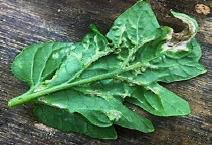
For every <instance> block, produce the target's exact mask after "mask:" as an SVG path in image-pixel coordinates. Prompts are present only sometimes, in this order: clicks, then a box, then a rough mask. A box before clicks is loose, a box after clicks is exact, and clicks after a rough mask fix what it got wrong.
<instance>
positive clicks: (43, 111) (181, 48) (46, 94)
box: [9, 0, 206, 139]
mask: <svg viewBox="0 0 212 145" xmlns="http://www.w3.org/2000/svg"><path fill="white" fill-rule="evenodd" d="M172 13H173V15H174V16H175V17H176V18H180V19H181V20H182V21H183V22H184V23H186V24H188V27H189V29H188V31H189V33H186V34H191V35H189V37H188V39H186V40H182V41H177V42H176V38H174V36H176V35H174V33H173V30H172V28H170V27H166V26H160V25H159V23H158V21H157V19H156V17H155V14H154V12H153V11H152V9H151V6H150V5H149V3H148V2H147V1H146V0H143V1H142V0H140V1H138V2H137V3H136V4H135V5H133V6H132V7H131V8H129V9H128V10H126V11H125V12H124V13H123V14H121V15H120V16H119V17H118V18H117V19H116V20H115V22H114V24H113V26H112V27H111V29H110V30H109V32H108V33H107V35H103V34H101V32H100V31H99V30H98V29H97V28H96V27H95V26H94V25H92V26H91V28H90V29H91V30H90V32H89V33H88V34H87V35H86V36H85V37H84V38H83V39H82V40H81V41H80V42H76V43H72V42H54V41H49V42H44V43H40V44H33V45H31V46H29V47H27V48H25V49H24V50H23V51H22V52H21V53H20V54H19V55H18V56H17V57H16V58H15V60H14V62H13V64H12V72H13V74H14V75H15V76H16V77H17V78H18V79H19V80H21V81H23V82H25V83H27V84H28V85H29V86H30V90H29V91H28V92H26V93H25V94H23V95H22V96H19V97H17V98H14V99H12V100H10V101H9V105H10V106H15V105H19V104H23V103H28V102H31V101H33V102H34V104H35V106H34V115H35V116H36V117H37V119H38V120H39V121H41V122H43V123H44V124H47V125H48V126H50V127H53V128H57V129H59V130H62V131H64V132H77V133H81V134H85V135H88V136H90V137H93V138H99V139H116V138H117V133H116V130H115V128H114V125H119V126H121V127H125V128H129V129H134V130H138V131H141V132H144V133H149V132H153V131H154V127H153V125H152V123H151V121H150V120H148V119H147V118H145V117H143V116H141V115H139V114H138V113H136V112H134V111H132V110H130V109H128V108H127V106H125V105H124V103H123V102H124V101H125V102H128V103H130V104H134V105H136V106H137V107H139V108H142V109H143V110H145V111H147V112H149V113H151V114H153V115H157V116H181V115H188V114H189V113H190V107H189V104H188V102H187V101H185V100H184V99H182V98H180V97H179V96H177V95H176V94H175V93H173V92H171V91H169V90H168V89H166V88H164V87H163V86H161V85H160V84H159V83H160V82H164V83H171V82H174V81H183V80H188V79H191V78H193V77H196V76H198V75H200V74H203V73H205V72H206V70H205V68H204V67H203V66H202V65H201V64H199V60H200V57H201V48H200V46H199V44H198V42H197V41H196V40H195V38H193V37H194V36H195V34H196V33H197V29H198V26H197V24H196V21H195V20H194V19H192V18H190V17H189V16H187V15H185V14H181V13H176V12H172ZM190 27H191V28H190ZM178 36H181V35H180V34H179V35H178ZM26 98H27V99H26Z"/></svg>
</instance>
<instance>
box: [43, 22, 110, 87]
mask: <svg viewBox="0 0 212 145" xmlns="http://www.w3.org/2000/svg"><path fill="white" fill-rule="evenodd" d="M91 30H92V32H91V33H89V34H87V35H86V36H85V37H84V38H83V39H82V41H81V42H80V43H77V44H75V47H76V48H75V49H74V50H72V51H71V52H70V53H69V55H68V58H67V59H66V60H65V61H64V63H63V64H62V65H61V66H60V68H59V69H58V70H57V71H56V73H55V75H54V76H53V78H52V79H51V80H49V81H46V82H45V85H46V86H47V87H49V86H50V87H51V86H56V85H60V84H62V83H68V82H71V81H73V80H74V79H75V78H77V77H78V76H80V74H81V73H82V72H83V71H84V70H85V69H86V68H87V67H88V66H90V65H91V64H92V63H93V62H95V61H96V60H98V59H99V58H101V57H103V56H105V55H108V54H109V53H111V52H112V49H111V48H110V47H109V46H108V44H109V43H108V40H107V38H106V37H104V36H103V35H102V34H101V33H100V32H99V31H98V30H97V28H96V27H95V26H94V25H92V27H91Z"/></svg>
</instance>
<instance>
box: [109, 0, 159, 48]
mask: <svg viewBox="0 0 212 145" xmlns="http://www.w3.org/2000/svg"><path fill="white" fill-rule="evenodd" d="M159 27H160V25H159V23H158V21H157V19H156V17H155V15H154V12H153V10H152V9H151V6H150V4H149V3H148V2H146V1H145V0H144V1H142V0H140V1H138V2H137V3H136V4H135V5H133V6H132V7H131V8H129V9H128V10H126V11H125V12H124V13H122V14H121V15H120V16H119V17H118V18H117V19H116V20H115V22H114V24H113V26H112V28H111V29H110V31H109V32H108V34H107V37H108V38H109V39H110V40H112V42H113V44H114V45H115V47H117V48H119V47H132V45H135V46H142V45H143V44H144V43H146V42H148V41H150V40H153V39H154V38H155V36H156V35H157V33H156V30H157V28H159ZM129 45H130V46H129Z"/></svg>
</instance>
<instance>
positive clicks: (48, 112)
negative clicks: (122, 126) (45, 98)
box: [34, 103, 117, 139]
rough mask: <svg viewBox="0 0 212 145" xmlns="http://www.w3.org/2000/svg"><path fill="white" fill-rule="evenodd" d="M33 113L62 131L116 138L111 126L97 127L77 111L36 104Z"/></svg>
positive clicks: (101, 137)
mask: <svg viewBox="0 0 212 145" xmlns="http://www.w3.org/2000/svg"><path fill="white" fill-rule="evenodd" d="M34 115H35V116H36V117H37V119H38V120H39V121H41V122H43V123H44V124H46V125H48V126H50V127H53V128H56V129H59V130H61V131H64V132H77V133H81V134H85V135H88V136H90V137H93V138H99V139H116V138H117V133H116V131H115V129H114V127H113V126H110V127H98V126H95V125H93V124H91V123H90V122H89V121H88V120H87V119H86V118H85V117H83V116H82V115H80V114H78V113H70V112H69V111H67V110H66V109H58V108H57V107H54V106H49V105H45V104H41V103H40V104H36V105H35V107H34Z"/></svg>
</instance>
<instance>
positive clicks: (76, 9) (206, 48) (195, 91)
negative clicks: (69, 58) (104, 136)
mask: <svg viewBox="0 0 212 145" xmlns="http://www.w3.org/2000/svg"><path fill="white" fill-rule="evenodd" d="M134 2H135V0H128V1H126V0H108V1H106V0H92V1H91V0H90V1H89V0H87V1H85V0H61V1H57V0H51V1H49V0H42V1H40V0H0V144H2V145H12V144H15V145H27V144H32V145H50V144H51V145H53V144H55V145H60V144H61V145H66V144H69V145H72V144H73V145H74V144H76V145H81V144H86V145H91V144H92V145H129V144H130V145H131V144H132V145H155V144H157V145H158V144H159V145H165V144H166V145H173V144H174V145H207V144H208V145H209V144H210V143H211V134H212V133H211V128H212V125H211V107H212V106H211V97H212V96H211V94H212V90H211V89H212V86H211V82H212V63H211V62H212V60H211V59H212V54H211V47H212V37H211V35H212V18H211V14H209V15H208V16H204V15H201V14H197V13H196V12H195V10H194V6H195V4H197V3H205V4H206V5H209V2H207V1H206V2H205V1H204V2H203V1H201V0H184V1H183V0H175V1H169V0H158V1H154V0H152V1H151V3H152V4H153V7H154V10H155V11H156V12H157V14H158V17H159V19H160V21H161V22H163V23H165V24H171V25H173V21H172V20H170V18H164V16H165V15H166V13H167V9H174V10H177V11H181V12H186V13H188V14H191V15H193V16H195V17H196V18H197V19H198V22H199V23H200V26H201V30H200V32H199V33H198V40H199V41H200V43H201V44H202V48H203V57H202V60H201V61H202V63H203V64H204V65H205V66H206V67H207V69H208V73H207V74H205V75H202V76H200V77H198V78H195V79H192V80H189V81H185V82H178V83H173V84H169V85H166V86H167V87H168V88H170V89H171V90H172V91H174V92H176V93H177V94H178V95H180V96H182V97H183V98H185V99H186V100H188V101H189V102H190V105H191V108H192V114H191V115H189V116H187V117H169V118H161V117H154V116H149V118H150V119H151V120H152V121H153V123H154V124H155V128H156V131H155V132H154V133H151V134H143V133H139V132H136V131H132V130H127V129H123V128H120V127H117V129H118V135H119V138H118V139H117V140H115V141H102V140H95V139H91V138H88V137H85V136H82V135H79V134H76V133H69V134H67V133H62V132H60V131H57V130H55V129H51V128H48V127H46V126H43V125H42V124H40V123H38V122H37V121H36V120H35V118H34V117H33V116H32V112H31V106H29V105H28V106H23V107H18V108H15V109H10V108H8V107H7V101H8V99H10V98H12V97H14V96H17V95H19V94H21V93H23V92H24V91H26V89H27V88H26V86H25V85H24V84H22V83H21V82H19V81H17V80H16V79H15V78H14V77H13V76H12V74H11V72H10V63H11V62H12V60H13V59H14V58H15V56H16V55H17V54H18V53H19V52H20V51H21V50H22V48H23V47H24V46H26V45H28V44H30V43H32V42H39V41H46V40H62V41H77V40H80V38H82V36H83V35H84V34H85V33H86V32H87V30H88V26H89V24H91V23H95V24H97V25H98V26H99V27H100V29H101V30H103V32H106V31H107V30H108V29H109V28H110V25H111V24H112V22H113V20H114V19H115V17H116V16H118V15H119V14H120V13H121V12H123V11H124V10H125V9H126V8H128V7H129V6H130V5H132V4H133V3H134ZM175 26H176V27H177V26H179V27H180V25H178V24H177V25H176V24H175Z"/></svg>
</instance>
